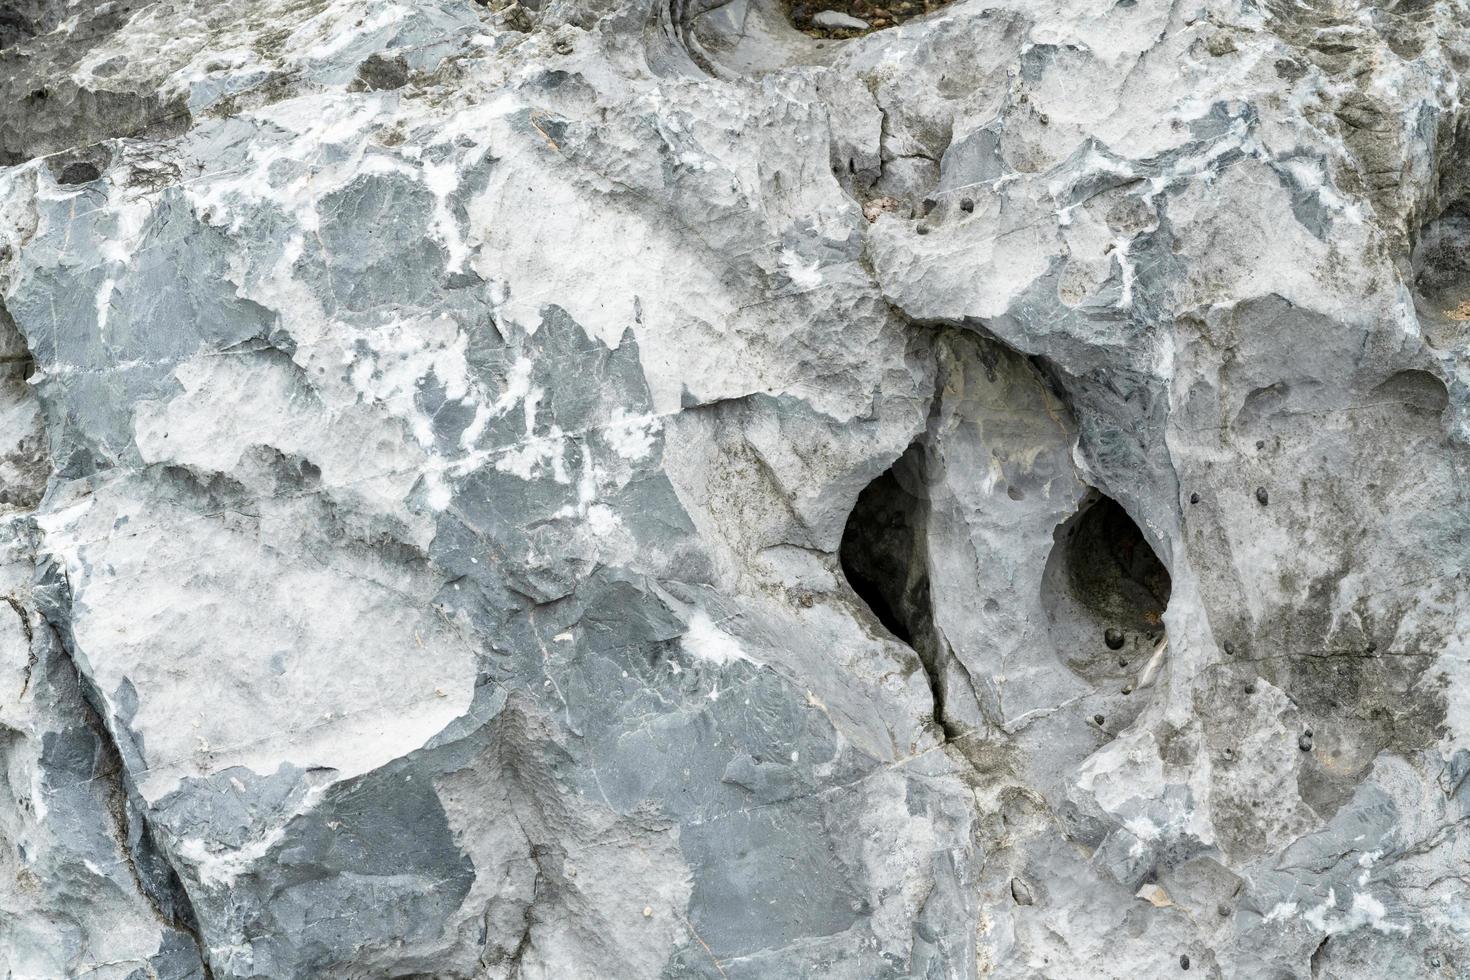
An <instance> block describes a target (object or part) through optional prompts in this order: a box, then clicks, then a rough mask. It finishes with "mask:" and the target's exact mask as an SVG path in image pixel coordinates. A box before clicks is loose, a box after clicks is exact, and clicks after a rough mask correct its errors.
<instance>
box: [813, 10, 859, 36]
mask: <svg viewBox="0 0 1470 980" xmlns="http://www.w3.org/2000/svg"><path fill="white" fill-rule="evenodd" d="M812 23H813V24H816V25H817V26H818V27H825V28H826V29H827V30H829V31H834V30H847V31H866V30H867V29H868V22H867V21H865V20H858V19H857V18H856V17H853V16H851V15H849V14H844V13H842V12H841V11H837V10H823V11H822V12H821V13H819V14H817V15H816V16H815V17H813V18H812Z"/></svg>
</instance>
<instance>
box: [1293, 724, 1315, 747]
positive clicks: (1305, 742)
mask: <svg viewBox="0 0 1470 980" xmlns="http://www.w3.org/2000/svg"><path fill="white" fill-rule="evenodd" d="M1296 747H1297V748H1299V749H1301V750H1302V751H1303V752H1310V751H1312V730H1311V729H1310V728H1309V729H1307V730H1306V731H1304V732H1302V734H1301V737H1300V738H1298V739H1297V740H1296Z"/></svg>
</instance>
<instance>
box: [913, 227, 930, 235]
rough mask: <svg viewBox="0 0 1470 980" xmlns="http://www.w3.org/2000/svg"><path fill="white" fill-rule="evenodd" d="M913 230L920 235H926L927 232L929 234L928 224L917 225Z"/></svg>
mask: <svg viewBox="0 0 1470 980" xmlns="http://www.w3.org/2000/svg"><path fill="white" fill-rule="evenodd" d="M914 231H916V232H918V233H919V234H921V235H927V234H929V226H928V225H919V226H918V227H917V228H915V229H914Z"/></svg>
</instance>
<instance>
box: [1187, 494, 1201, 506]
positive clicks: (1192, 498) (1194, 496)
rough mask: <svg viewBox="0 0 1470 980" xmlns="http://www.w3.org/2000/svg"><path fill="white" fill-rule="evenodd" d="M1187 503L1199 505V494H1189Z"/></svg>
mask: <svg viewBox="0 0 1470 980" xmlns="http://www.w3.org/2000/svg"><path fill="white" fill-rule="evenodd" d="M1189 502H1190V503H1192V504H1197V503H1199V494H1197V493H1192V494H1190V495H1189Z"/></svg>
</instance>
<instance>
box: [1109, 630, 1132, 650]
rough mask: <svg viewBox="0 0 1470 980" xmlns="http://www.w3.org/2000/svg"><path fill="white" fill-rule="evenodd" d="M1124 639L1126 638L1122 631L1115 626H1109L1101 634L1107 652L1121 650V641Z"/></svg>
mask: <svg viewBox="0 0 1470 980" xmlns="http://www.w3.org/2000/svg"><path fill="white" fill-rule="evenodd" d="M1125 639H1127V637H1125V636H1124V635H1123V631H1122V630H1120V629H1118V628H1117V627H1116V626H1109V627H1108V628H1107V629H1106V630H1105V631H1104V632H1103V642H1104V643H1106V644H1107V645H1108V649H1109V650H1121V649H1123V641H1124V640H1125Z"/></svg>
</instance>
